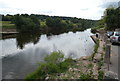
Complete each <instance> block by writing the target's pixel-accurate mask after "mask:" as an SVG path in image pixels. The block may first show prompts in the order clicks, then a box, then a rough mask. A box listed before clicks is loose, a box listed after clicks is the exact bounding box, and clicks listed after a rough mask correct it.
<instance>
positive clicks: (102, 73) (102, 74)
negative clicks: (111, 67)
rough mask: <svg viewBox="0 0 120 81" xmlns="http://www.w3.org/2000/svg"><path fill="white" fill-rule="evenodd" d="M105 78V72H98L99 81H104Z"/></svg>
mask: <svg viewBox="0 0 120 81" xmlns="http://www.w3.org/2000/svg"><path fill="white" fill-rule="evenodd" d="M103 77H104V72H103V71H100V70H99V71H98V79H100V80H102V79H103Z"/></svg>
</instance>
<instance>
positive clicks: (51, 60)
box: [25, 52, 73, 80]
mask: <svg viewBox="0 0 120 81" xmlns="http://www.w3.org/2000/svg"><path fill="white" fill-rule="evenodd" d="M63 58H64V55H63V53H61V52H52V53H51V54H50V55H47V56H46V57H45V58H44V60H45V63H39V64H40V66H39V67H38V69H37V70H36V71H35V72H33V73H31V74H29V75H27V76H26V78H25V80H28V79H44V78H45V77H46V76H47V74H54V73H62V72H65V71H66V70H67V69H68V68H69V66H70V65H71V63H73V60H72V59H71V58H68V59H65V60H64V61H63Z"/></svg>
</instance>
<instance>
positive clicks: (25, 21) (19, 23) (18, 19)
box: [14, 14, 40, 32]
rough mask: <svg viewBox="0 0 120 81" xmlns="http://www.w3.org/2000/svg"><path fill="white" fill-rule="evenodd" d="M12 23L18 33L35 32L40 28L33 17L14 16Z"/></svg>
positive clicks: (37, 21)
mask: <svg viewBox="0 0 120 81" xmlns="http://www.w3.org/2000/svg"><path fill="white" fill-rule="evenodd" d="M14 23H15V25H16V28H17V30H18V31H19V32H35V31H38V30H39V28H40V22H39V20H38V19H37V18H36V17H35V16H28V15H26V14H25V15H23V14H22V15H19V14H17V15H15V16H14Z"/></svg>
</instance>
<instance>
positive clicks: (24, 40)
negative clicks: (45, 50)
mask: <svg viewBox="0 0 120 81" xmlns="http://www.w3.org/2000/svg"><path fill="white" fill-rule="evenodd" d="M40 35H41V34H40V33H29V34H28V33H27V34H26V33H25V34H18V35H17V36H16V44H17V47H18V48H20V49H23V48H24V47H25V45H26V44H28V43H33V44H37V43H38V41H39V37H40Z"/></svg>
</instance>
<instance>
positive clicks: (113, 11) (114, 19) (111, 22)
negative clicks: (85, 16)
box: [104, 8, 120, 30]
mask: <svg viewBox="0 0 120 81" xmlns="http://www.w3.org/2000/svg"><path fill="white" fill-rule="evenodd" d="M104 18H105V24H106V29H108V30H114V29H116V28H120V9H119V8H107V9H106V11H105V15H104Z"/></svg>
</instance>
